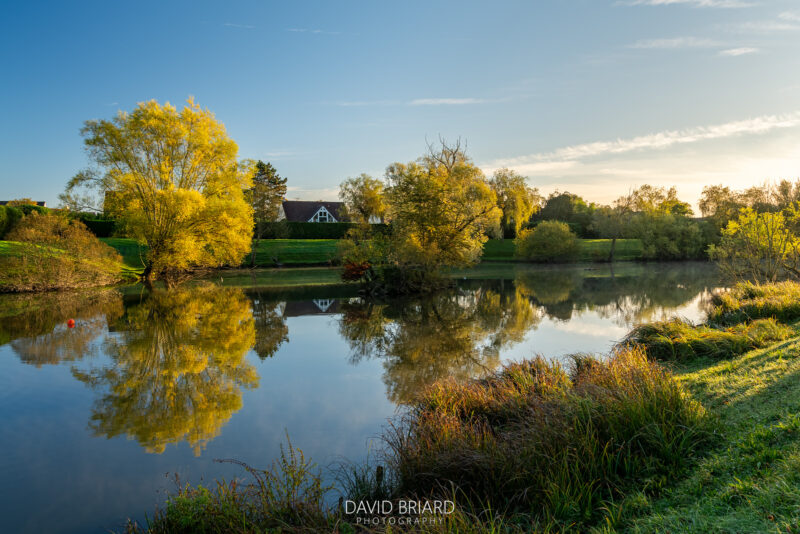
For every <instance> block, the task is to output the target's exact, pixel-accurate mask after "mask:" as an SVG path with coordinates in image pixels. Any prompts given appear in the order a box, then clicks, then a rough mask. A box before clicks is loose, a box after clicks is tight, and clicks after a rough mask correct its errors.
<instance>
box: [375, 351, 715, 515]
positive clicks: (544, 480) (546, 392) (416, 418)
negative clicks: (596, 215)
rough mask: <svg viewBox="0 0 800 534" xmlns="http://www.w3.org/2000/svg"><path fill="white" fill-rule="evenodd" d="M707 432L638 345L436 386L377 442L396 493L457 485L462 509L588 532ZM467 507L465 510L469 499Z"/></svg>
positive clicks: (654, 485)
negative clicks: (610, 507) (384, 450)
mask: <svg viewBox="0 0 800 534" xmlns="http://www.w3.org/2000/svg"><path fill="white" fill-rule="evenodd" d="M705 437H706V433H705V418H704V413H703V409H702V407H701V406H700V405H699V404H698V403H696V402H694V401H692V400H690V399H689V397H687V395H686V394H685V393H684V391H683V390H682V389H681V387H680V386H679V385H678V384H677V383H676V382H675V380H674V379H673V378H672V376H671V375H670V374H669V373H668V372H667V371H665V370H663V369H662V368H661V367H660V366H659V365H658V364H656V363H654V362H650V361H648V360H647V357H646V356H645V354H644V352H643V351H641V350H639V349H622V350H619V351H617V352H615V353H614V354H612V355H611V356H610V357H609V358H608V359H606V360H601V359H595V358H593V357H588V356H576V357H574V360H573V365H572V369H571V370H570V371H569V372H567V371H566V370H564V369H563V368H562V367H561V366H560V365H559V364H558V363H555V362H549V361H546V360H544V359H541V358H537V359H534V360H530V361H526V362H523V363H519V364H512V365H509V366H508V367H506V368H505V369H503V370H502V371H501V372H500V373H498V374H496V375H494V376H492V377H490V378H487V379H485V380H481V381H476V382H472V383H468V384H458V383H455V382H441V383H437V384H436V385H434V386H433V387H431V388H430V389H429V390H428V391H427V392H426V393H424V394H423V395H422V396H421V397H420V399H419V400H418V402H417V403H416V404H415V405H414V407H413V409H412V412H411V414H410V415H409V416H408V417H407V418H406V420H405V421H404V422H403V423H402V424H400V425H398V426H396V427H395V429H394V431H393V432H392V433H391V434H389V436H388V437H387V440H388V444H389V446H390V448H391V451H392V452H391V455H390V465H391V467H392V468H393V470H394V471H395V472H396V474H397V492H398V493H399V494H403V495H415V496H425V497H431V496H437V495H442V494H443V492H445V491H446V488H451V487H454V488H457V490H458V492H459V493H461V494H464V495H465V496H466V497H467V503H466V506H467V509H471V508H473V509H472V510H470V511H479V510H480V509H484V508H491V509H492V510H496V511H503V512H504V513H505V514H515V513H517V514H519V513H521V514H524V515H526V516H529V517H531V518H533V519H534V520H535V521H537V522H538V523H539V524H540V525H551V526H552V525H561V526H565V525H570V524H571V525H576V526H577V525H588V524H591V523H592V522H594V521H596V520H597V519H598V518H599V516H601V515H602V512H601V511H600V510H601V508H602V506H603V504H604V503H608V502H610V501H612V500H614V499H616V498H618V497H619V496H620V495H621V494H622V493H623V492H624V491H625V489H626V488H627V487H630V486H631V485H640V486H641V485H645V486H646V483H645V481H646V480H650V481H651V482H650V487H649V488H646V489H649V490H657V489H658V488H659V486H660V484H661V482H658V481H659V480H662V481H663V480H664V479H663V478H659V477H664V476H665V475H667V474H668V473H674V472H675V470H676V469H678V468H680V467H681V466H682V465H683V464H684V462H685V461H686V460H687V459H688V458H690V457H691V456H693V454H694V452H695V451H696V450H697V448H698V447H699V446H700V444H701V443H702V442H703V440H704V439H705ZM470 503H472V504H470Z"/></svg>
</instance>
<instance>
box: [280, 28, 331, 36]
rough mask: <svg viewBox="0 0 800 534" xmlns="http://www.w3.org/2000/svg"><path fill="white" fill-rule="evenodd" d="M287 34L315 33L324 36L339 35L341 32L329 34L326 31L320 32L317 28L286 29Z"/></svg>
mask: <svg viewBox="0 0 800 534" xmlns="http://www.w3.org/2000/svg"><path fill="white" fill-rule="evenodd" d="M286 31H287V32H292V33H314V34H323V35H339V34H340V33H341V32H329V31H326V30H319V29H316V28H286Z"/></svg>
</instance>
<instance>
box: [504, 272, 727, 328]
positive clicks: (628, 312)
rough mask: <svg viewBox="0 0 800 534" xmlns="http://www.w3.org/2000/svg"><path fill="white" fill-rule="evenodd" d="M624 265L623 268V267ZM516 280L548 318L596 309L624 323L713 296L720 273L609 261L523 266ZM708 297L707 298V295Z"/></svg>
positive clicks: (565, 317)
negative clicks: (606, 263) (575, 266)
mask: <svg viewBox="0 0 800 534" xmlns="http://www.w3.org/2000/svg"><path fill="white" fill-rule="evenodd" d="M618 270H622V269H618ZM516 275H517V277H516V280H515V283H516V284H517V286H518V287H519V288H520V290H521V291H522V293H523V294H525V295H527V296H529V297H531V298H532V299H533V300H534V301H535V302H536V303H537V304H538V305H540V306H541V307H542V308H543V309H544V312H545V314H546V315H547V316H548V317H551V318H554V319H560V320H564V321H566V320H569V319H570V318H572V316H573V314H574V313H581V312H583V311H594V312H596V313H598V315H599V316H600V317H603V318H612V319H614V322H615V323H616V324H618V325H620V326H629V325H631V324H633V323H639V322H647V321H653V320H658V319H661V318H662V316H664V315H666V316H669V315H671V314H672V313H674V311H675V310H676V309H677V308H679V307H681V306H684V305H686V304H688V303H689V302H690V301H692V300H693V299H695V298H696V297H698V295H699V296H700V297H701V299H702V298H705V299H706V300H708V299H710V291H711V290H712V289H713V288H715V287H717V286H718V285H719V274H718V272H717V270H716V269H714V268H713V267H711V266H709V265H707V264H696V263H690V264H676V265H670V266H669V267H668V268H664V267H663V266H658V265H655V266H648V265H643V266H636V267H632V266H628V267H627V268H626V269H624V270H622V273H621V274H617V275H615V274H614V272H613V270H611V269H610V268H609V267H608V266H605V267H599V268H590V269H585V270H583V272H582V271H580V270H577V269H569V270H566V269H565V270H563V271H556V270H539V271H537V270H527V271H525V270H520V271H518V272H517V273H516ZM704 296H705V297H704Z"/></svg>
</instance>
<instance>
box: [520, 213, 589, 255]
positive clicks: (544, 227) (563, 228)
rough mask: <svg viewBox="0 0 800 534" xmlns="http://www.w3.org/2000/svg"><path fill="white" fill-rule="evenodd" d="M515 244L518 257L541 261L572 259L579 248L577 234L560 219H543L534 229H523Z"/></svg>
mask: <svg viewBox="0 0 800 534" xmlns="http://www.w3.org/2000/svg"><path fill="white" fill-rule="evenodd" d="M514 246H515V255H516V256H517V257H519V258H524V259H527V260H533V261H540V262H559V261H570V260H573V259H575V258H576V257H577V255H578V250H579V244H578V238H577V236H576V235H575V234H574V233H573V232H572V230H570V228H569V226H568V225H567V224H566V223H563V222H560V221H543V222H541V223H539V224H537V225H536V227H535V228H533V229H532V230H522V231H521V232H520V233H519V237H518V238H517V239H515V240H514Z"/></svg>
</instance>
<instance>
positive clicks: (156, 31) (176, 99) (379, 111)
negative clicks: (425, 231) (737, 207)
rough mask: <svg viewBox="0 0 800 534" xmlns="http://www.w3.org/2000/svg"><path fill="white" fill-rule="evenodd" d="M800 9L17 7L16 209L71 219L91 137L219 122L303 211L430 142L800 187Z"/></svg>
mask: <svg viewBox="0 0 800 534" xmlns="http://www.w3.org/2000/svg"><path fill="white" fill-rule="evenodd" d="M798 50H800V4H798V2H797V1H796V0H561V1H556V0H548V1H541V2H529V1H520V2H504V1H497V2H467V1H458V2H451V1H424V2H423V1H409V2H392V3H388V2H368V1H365V2H350V1H343V2H303V1H297V2H266V1H247V0H240V1H237V2H216V1H206V2H203V1H193V2H188V1H186V2H184V1H174V2H137V3H123V2H101V1H98V2H78V3H67V2H35V1H32V2H14V3H10V2H8V3H6V4H5V5H4V6H3V16H2V18H0V67H1V68H0V73H1V74H0V77H2V81H3V83H2V84H0V110H2V114H1V115H0V117H1V118H0V121H1V122H2V128H1V129H0V199H12V198H18V197H33V198H35V199H36V200H46V201H47V202H48V204H49V205H56V204H57V196H58V194H59V193H60V192H61V191H62V190H63V187H64V184H65V183H66V181H67V180H68V179H69V178H70V177H71V176H72V175H74V174H75V173H76V172H77V171H79V170H80V169H82V168H83V167H85V165H86V163H87V160H86V158H85V154H84V153H83V150H82V142H81V138H80V135H79V129H80V127H81V125H82V123H83V121H84V120H87V119H92V118H110V117H111V116H113V115H114V114H115V113H116V112H117V110H130V109H132V108H133V107H134V106H135V105H136V103H137V102H140V101H143V100H149V99H156V100H158V101H160V102H162V103H163V102H164V101H170V102H172V103H173V104H176V105H179V104H181V103H182V102H183V101H184V100H185V99H186V98H187V97H188V96H190V95H192V96H194V97H195V100H196V101H197V102H198V103H199V104H200V105H202V106H204V107H208V108H209V109H211V110H212V111H213V112H214V113H215V114H216V116H217V118H218V119H219V120H221V121H222V122H224V123H225V125H226V126H227V128H228V131H229V133H230V135H231V137H233V139H234V140H236V141H237V143H238V144H239V147H240V156H241V157H247V158H258V159H263V160H265V161H270V162H272V163H273V165H275V167H276V168H277V169H278V171H279V172H280V173H281V174H282V175H284V176H286V177H288V179H289V183H288V185H289V186H290V187H289V194H288V196H289V197H290V198H301V199H321V198H324V199H329V200H333V199H335V198H336V196H337V189H338V184H339V183H340V182H341V181H342V180H343V179H344V178H346V177H348V176H355V175H357V174H359V173H362V172H367V173H370V174H373V175H376V176H381V175H382V174H383V171H384V169H385V167H386V166H387V165H388V164H390V163H392V162H394V161H409V160H412V159H415V158H416V157H418V156H419V155H421V154H422V153H423V152H424V150H425V146H426V140H427V141H433V140H436V139H437V138H438V137H439V136H442V137H444V138H447V139H455V138H458V137H461V138H462V140H465V141H466V142H467V146H468V152H469V154H470V155H471V156H472V157H473V159H474V160H475V161H476V162H477V163H478V164H479V165H481V166H482V167H483V168H484V169H485V170H486V171H487V173H489V172H491V171H492V170H493V169H496V168H498V167H501V166H508V167H511V168H514V169H516V170H518V171H519V172H520V173H522V174H523V175H525V176H528V177H529V179H530V183H531V185H532V186H535V187H539V189H540V190H541V191H543V192H545V193H549V192H551V191H554V190H561V191H564V190H568V191H570V192H573V193H578V194H580V195H582V196H584V197H586V198H587V199H589V200H592V201H597V202H610V201H612V200H613V199H615V198H616V197H618V196H620V195H622V194H624V193H626V192H627V191H628V190H629V189H631V188H633V187H636V186H639V185H641V184H644V183H651V184H657V185H666V186H671V185H675V186H677V187H678V191H679V193H680V195H681V196H682V198H684V199H686V200H688V201H690V202H692V203H693V204H696V201H697V197H698V196H699V194H700V191H701V190H702V188H703V186H704V185H708V184H718V183H726V184H729V185H732V186H734V187H736V188H742V187H746V186H749V185H753V184H758V183H763V182H764V181H766V180H777V179H782V178H787V179H797V178H800V54H798Z"/></svg>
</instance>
